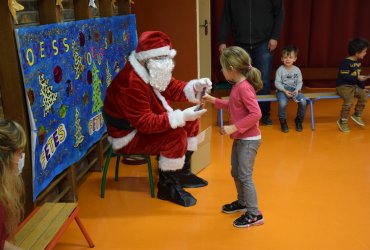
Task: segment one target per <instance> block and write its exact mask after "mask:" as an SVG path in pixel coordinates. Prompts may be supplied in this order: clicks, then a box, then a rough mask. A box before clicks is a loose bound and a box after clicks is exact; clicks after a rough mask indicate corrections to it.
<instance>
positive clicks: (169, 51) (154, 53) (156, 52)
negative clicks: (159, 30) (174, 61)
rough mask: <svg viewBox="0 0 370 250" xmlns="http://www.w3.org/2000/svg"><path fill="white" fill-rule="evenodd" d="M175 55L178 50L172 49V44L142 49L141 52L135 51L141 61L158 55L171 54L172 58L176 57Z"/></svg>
mask: <svg viewBox="0 0 370 250" xmlns="http://www.w3.org/2000/svg"><path fill="white" fill-rule="evenodd" d="M175 55H176V50H174V49H170V46H168V45H167V46H164V47H161V48H156V49H151V50H146V51H141V52H139V53H136V52H135V57H136V59H137V60H139V61H142V60H146V59H149V58H153V57H156V56H170V57H171V58H174V57H175Z"/></svg>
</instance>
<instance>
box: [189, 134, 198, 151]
mask: <svg viewBox="0 0 370 250" xmlns="http://www.w3.org/2000/svg"><path fill="white" fill-rule="evenodd" d="M197 149H198V139H197V137H188V149H187V150H189V151H196V150H197Z"/></svg>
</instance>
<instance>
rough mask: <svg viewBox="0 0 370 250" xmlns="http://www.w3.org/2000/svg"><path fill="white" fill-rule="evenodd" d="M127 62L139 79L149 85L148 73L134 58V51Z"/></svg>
mask: <svg viewBox="0 0 370 250" xmlns="http://www.w3.org/2000/svg"><path fill="white" fill-rule="evenodd" d="M128 60H129V62H130V63H131V65H132V67H133V68H134V70H135V72H136V73H137V74H138V75H139V76H140V78H141V79H142V80H143V81H144V82H145V83H147V84H148V83H149V79H150V78H149V72H148V71H147V70H146V68H144V66H143V65H141V64H140V62H139V61H138V60H137V59H136V58H135V51H132V52H131V54H130V56H129V58H128Z"/></svg>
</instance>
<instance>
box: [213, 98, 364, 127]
mask: <svg viewBox="0 0 370 250" xmlns="http://www.w3.org/2000/svg"><path fill="white" fill-rule="evenodd" d="M303 95H304V96H305V97H306V100H307V102H308V104H309V105H310V118H311V129H312V131H314V130H315V114H314V104H315V103H316V102H317V101H318V100H325V99H339V98H340V96H339V95H337V93H335V92H317V93H303ZM368 97H370V93H368ZM228 98H229V97H222V99H228ZM257 101H258V102H276V101H277V98H276V95H258V96H257ZM217 116H218V124H219V125H220V126H221V127H222V126H223V110H222V109H219V110H218V114H217Z"/></svg>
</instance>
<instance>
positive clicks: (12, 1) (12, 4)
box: [8, 0, 24, 23]
mask: <svg viewBox="0 0 370 250" xmlns="http://www.w3.org/2000/svg"><path fill="white" fill-rule="evenodd" d="M8 7H9V11H10V13H11V14H12V17H13V19H14V22H15V23H18V20H17V11H20V10H24V7H23V5H21V4H19V3H18V2H17V1H16V0H8Z"/></svg>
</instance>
